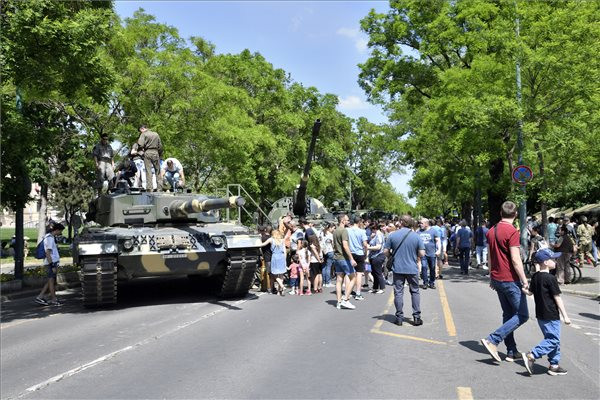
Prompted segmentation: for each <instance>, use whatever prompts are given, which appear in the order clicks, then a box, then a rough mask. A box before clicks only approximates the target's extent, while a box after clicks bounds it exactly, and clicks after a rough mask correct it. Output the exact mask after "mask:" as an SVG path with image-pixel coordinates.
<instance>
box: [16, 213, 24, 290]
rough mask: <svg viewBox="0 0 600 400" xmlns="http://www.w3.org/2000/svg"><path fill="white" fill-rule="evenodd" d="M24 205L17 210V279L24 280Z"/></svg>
mask: <svg viewBox="0 0 600 400" xmlns="http://www.w3.org/2000/svg"><path fill="white" fill-rule="evenodd" d="M24 207H25V205H24V204H18V205H17V209H16V210H15V279H23V266H24V265H25V263H24V262H23V261H24V260H23V256H24V254H23V241H24V239H23V236H24V235H23V208H24Z"/></svg>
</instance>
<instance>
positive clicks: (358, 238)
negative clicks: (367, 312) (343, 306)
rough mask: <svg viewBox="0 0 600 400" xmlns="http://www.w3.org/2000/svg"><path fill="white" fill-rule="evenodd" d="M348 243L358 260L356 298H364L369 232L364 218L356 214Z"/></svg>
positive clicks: (349, 231)
mask: <svg viewBox="0 0 600 400" xmlns="http://www.w3.org/2000/svg"><path fill="white" fill-rule="evenodd" d="M348 245H349V246H350V252H351V253H352V258H353V259H354V261H356V266H355V267H354V269H355V270H356V292H355V293H356V294H355V295H354V300H364V299H365V298H364V297H363V295H362V294H361V293H360V289H361V287H362V280H363V275H364V274H365V254H366V253H367V246H368V242H367V233H366V232H365V230H364V229H363V226H362V218H360V217H358V216H356V217H354V219H353V224H352V225H351V226H350V227H349V228H348Z"/></svg>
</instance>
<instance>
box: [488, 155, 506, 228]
mask: <svg viewBox="0 0 600 400" xmlns="http://www.w3.org/2000/svg"><path fill="white" fill-rule="evenodd" d="M488 173H489V174H490V182H492V185H490V188H489V189H488V190H487V197H488V211H489V213H490V224H491V225H494V224H496V223H498V222H500V208H501V207H502V203H503V202H504V198H505V196H504V193H502V192H501V191H500V190H499V189H498V186H499V184H500V182H501V181H502V174H503V173H504V160H503V159H502V158H497V159H495V160H492V161H491V162H490V165H489V168H488Z"/></svg>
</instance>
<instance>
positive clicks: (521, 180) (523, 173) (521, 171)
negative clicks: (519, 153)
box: [512, 165, 533, 185]
mask: <svg viewBox="0 0 600 400" xmlns="http://www.w3.org/2000/svg"><path fill="white" fill-rule="evenodd" d="M512 179H513V181H515V182H517V183H518V184H519V185H526V184H527V183H528V182H529V181H531V180H532V179H533V171H532V170H531V168H529V167H528V166H527V165H517V166H516V167H515V168H514V169H513V171H512Z"/></svg>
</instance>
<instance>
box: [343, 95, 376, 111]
mask: <svg viewBox="0 0 600 400" xmlns="http://www.w3.org/2000/svg"><path fill="white" fill-rule="evenodd" d="M338 99H339V101H340V102H339V104H338V107H339V108H340V110H342V111H348V110H364V109H365V108H367V107H368V106H369V105H368V104H367V103H366V102H364V101H363V100H361V98H360V97H358V96H353V95H350V96H347V97H345V98H344V97H338Z"/></svg>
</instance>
